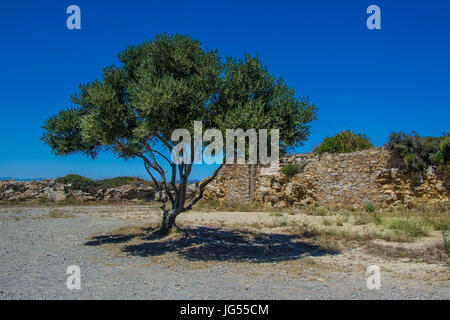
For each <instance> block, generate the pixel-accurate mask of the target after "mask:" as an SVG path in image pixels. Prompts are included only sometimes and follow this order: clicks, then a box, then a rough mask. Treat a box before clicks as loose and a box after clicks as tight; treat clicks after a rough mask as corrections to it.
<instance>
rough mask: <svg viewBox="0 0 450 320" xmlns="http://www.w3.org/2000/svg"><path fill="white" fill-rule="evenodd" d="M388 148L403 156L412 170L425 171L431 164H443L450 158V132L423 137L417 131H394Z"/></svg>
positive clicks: (387, 145)
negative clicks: (438, 135)
mask: <svg viewBox="0 0 450 320" xmlns="http://www.w3.org/2000/svg"><path fill="white" fill-rule="evenodd" d="M386 148H387V149H388V150H390V151H392V152H394V153H395V154H396V155H398V156H399V157H401V158H402V159H403V161H404V162H405V166H406V168H407V169H408V170H410V171H423V170H425V169H426V168H427V167H428V166H429V165H438V164H443V163H445V162H447V161H449V159H450V134H446V135H445V134H444V135H443V136H442V137H421V136H419V135H418V134H417V132H413V133H412V134H405V133H403V132H394V133H392V134H391V135H390V136H389V140H388V142H387V143H386Z"/></svg>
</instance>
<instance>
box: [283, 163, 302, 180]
mask: <svg viewBox="0 0 450 320" xmlns="http://www.w3.org/2000/svg"><path fill="white" fill-rule="evenodd" d="M299 171H300V166H299V165H298V164H296V163H288V164H287V165H285V166H284V167H283V169H281V172H282V173H283V174H285V175H287V176H288V177H292V176H295V175H296V174H297V173H298V172H299Z"/></svg>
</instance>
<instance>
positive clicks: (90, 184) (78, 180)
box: [55, 174, 151, 192]
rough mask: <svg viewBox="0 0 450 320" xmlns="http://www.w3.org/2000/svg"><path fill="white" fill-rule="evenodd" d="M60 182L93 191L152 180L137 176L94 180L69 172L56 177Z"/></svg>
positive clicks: (76, 188) (146, 182) (77, 188)
mask: <svg viewBox="0 0 450 320" xmlns="http://www.w3.org/2000/svg"><path fill="white" fill-rule="evenodd" d="M55 181H56V182H58V183H63V184H71V185H72V188H73V189H75V190H82V191H84V192H91V191H93V190H95V189H97V188H117V187H120V186H123V185H126V184H131V183H136V182H139V183H142V184H151V183H150V182H148V181H146V180H144V179H140V178H135V177H115V178H110V179H103V180H92V179H89V178H86V177H83V176H80V175H77V174H68V175H66V176H64V177H59V178H56V180H55Z"/></svg>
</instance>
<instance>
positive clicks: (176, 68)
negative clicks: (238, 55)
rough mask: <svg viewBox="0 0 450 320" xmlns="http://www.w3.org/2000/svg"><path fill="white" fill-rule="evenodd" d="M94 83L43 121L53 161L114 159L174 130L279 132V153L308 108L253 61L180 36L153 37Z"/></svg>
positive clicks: (295, 135)
mask: <svg viewBox="0 0 450 320" xmlns="http://www.w3.org/2000/svg"><path fill="white" fill-rule="evenodd" d="M118 58H119V61H120V64H119V65H113V66H109V67H106V68H105V69H104V70H103V74H102V78H101V79H100V80H95V81H93V82H90V83H87V84H84V85H81V86H80V90H79V92H78V93H77V94H75V95H74V96H73V97H72V102H73V104H74V105H75V107H73V108H69V109H67V110H64V111H61V112H60V113H59V114H57V115H55V116H53V117H51V118H49V119H48V120H47V121H46V122H45V124H44V126H43V129H44V134H43V137H42V139H43V141H44V142H46V143H47V144H48V145H49V146H50V147H51V149H52V150H53V151H54V152H55V153H56V154H57V155H68V154H71V153H75V152H80V153H84V154H87V155H90V156H92V157H93V158H94V157H95V156H96V155H97V154H98V152H99V151H100V150H101V149H102V148H107V149H110V150H112V151H113V152H115V153H116V154H117V155H118V156H119V157H122V158H133V157H137V156H139V155H142V154H145V153H146V152H148V150H149V147H150V146H154V144H155V143H159V144H160V145H165V146H168V145H170V144H171V135H172V132H173V131H174V130H175V129H179V128H185V129H187V130H189V132H190V133H191V135H192V134H193V122H194V121H195V120H202V121H203V130H206V129H209V128H217V129H219V130H221V131H222V132H225V129H237V128H242V129H244V130H245V129H247V128H254V129H260V128H269V129H280V144H281V148H282V149H283V148H284V149H287V147H290V146H295V145H299V144H301V142H302V141H303V140H305V139H306V138H307V136H308V134H309V126H308V125H307V124H308V123H309V122H311V121H312V120H313V119H315V107H314V105H312V104H310V102H309V100H308V99H302V98H298V97H296V96H295V92H294V90H293V89H292V88H290V87H288V86H287V84H286V83H285V82H284V81H283V80H281V79H279V78H275V77H273V76H272V75H270V74H269V72H268V71H267V68H266V67H264V66H263V65H262V63H261V61H260V60H259V59H258V58H257V57H251V56H246V57H245V58H244V59H235V58H229V59H227V61H226V63H222V61H221V58H220V57H219V55H218V52H217V51H216V50H215V51H213V50H209V49H205V48H202V46H201V45H200V43H199V42H198V41H197V40H194V39H192V38H191V37H189V36H184V35H167V34H161V35H157V36H155V38H154V39H153V40H149V41H147V42H145V43H143V44H140V45H137V46H131V47H129V48H127V49H125V50H123V51H122V52H121V53H120V54H119V55H118Z"/></svg>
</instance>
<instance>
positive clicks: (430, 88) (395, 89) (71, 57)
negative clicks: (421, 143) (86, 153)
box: [0, 0, 450, 179]
mask: <svg viewBox="0 0 450 320" xmlns="http://www.w3.org/2000/svg"><path fill="white" fill-rule="evenodd" d="M71 4H76V5H78V6H80V8H81V15H82V17H81V18H82V21H81V30H68V29H67V28H66V19H67V17H68V14H66V8H67V7H68V6H69V5H71ZM371 4H376V5H378V6H379V7H380V8H381V20H382V22H381V24H382V29H381V30H368V29H367V28H366V19H367V17H368V15H367V14H366V12H365V11H366V8H367V7H368V6H369V5H371ZM161 32H168V33H183V34H190V35H191V36H193V37H194V38H197V39H199V40H200V41H201V42H202V44H203V45H204V46H206V47H209V48H217V49H218V50H219V52H220V54H221V55H222V56H227V55H233V56H242V55H244V54H245V53H252V54H257V55H259V56H260V57H261V59H262V60H263V62H264V63H265V64H266V65H267V66H268V67H269V70H270V72H271V73H272V74H274V75H276V76H279V77H282V78H283V79H284V80H286V82H287V83H288V84H290V85H291V86H293V87H294V88H295V89H296V92H297V94H298V95H300V96H305V95H308V96H310V98H311V100H312V101H313V102H314V103H315V104H316V105H317V107H318V108H319V112H318V120H316V121H314V122H313V123H312V134H311V136H310V139H309V140H308V141H306V143H305V145H304V146H303V147H299V148H298V149H297V150H296V151H297V152H307V151H310V150H311V148H312V146H313V145H314V144H317V143H319V142H320V141H322V139H323V138H324V137H325V136H327V135H328V136H329V135H334V134H335V133H337V132H339V131H341V130H344V129H351V130H354V131H356V132H360V133H366V134H367V135H368V136H369V138H370V139H371V141H372V142H373V143H374V144H375V145H377V146H381V145H383V144H384V143H385V142H386V139H387V137H388V135H389V134H390V133H391V132H392V131H406V132H409V131H411V130H416V131H418V132H419V134H421V135H434V136H437V135H440V134H442V133H443V132H444V131H448V129H449V126H448V124H449V119H450V2H449V1H433V0H431V1H404V0H395V1H394V0H389V1H385V0H371V1H364V0H355V1H351V0H343V1H336V0H327V1H324V0H315V1H305V0H295V1H282V0H278V1H262V0H259V1H245V0H240V1H231V0H227V1H212V0H209V1H188V0H183V1H151V0H147V1H143V0H142V1H137V0H127V1H117V2H116V1H111V0H110V1H98V0H97V1H95V0H90V1H85V0H71V1H63V0H58V1H27V2H25V1H19V0H16V1H3V2H2V4H1V5H0V39H1V50H0V70H1V77H0V101H1V102H0V108H1V116H2V121H1V123H0V147H1V149H0V150H1V151H0V177H1V176H11V177H15V178H25V177H28V178H33V177H56V176H61V175H64V174H67V173H78V174H82V175H85V176H88V177H92V178H104V177H111V176H118V175H135V176H143V177H146V174H145V170H144V169H143V167H142V163H141V162H140V161H128V162H125V161H123V160H118V159H115V157H114V155H112V154H109V153H105V154H102V155H100V156H99V158H98V159H96V160H95V161H93V160H91V159H86V158H83V157H81V156H69V157H55V156H54V155H52V154H51V152H50V150H49V148H48V147H47V146H45V145H44V144H43V143H42V142H41V141H40V137H41V135H42V129H41V125H42V124H43V122H44V121H45V119H46V118H48V117H49V116H50V115H52V114H54V113H56V112H57V111H58V110H60V109H63V108H65V107H66V106H68V105H69V97H70V95H71V94H73V93H74V92H76V91H77V88H78V84H80V83H84V82H87V81H91V80H94V79H95V78H96V77H98V76H99V75H100V72H101V69H102V68H103V67H105V66H107V65H109V64H112V63H116V62H117V59H116V54H117V53H118V52H119V51H120V50H121V49H123V48H125V47H126V46H128V45H131V44H137V43H140V42H143V41H145V40H147V39H149V38H152V37H153V36H154V35H155V34H156V33H161ZM211 170H212V168H211V167H205V166H203V167H199V168H196V169H195V170H194V171H193V174H192V178H193V179H197V178H201V177H204V176H206V175H207V174H208V173H209V172H211Z"/></svg>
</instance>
